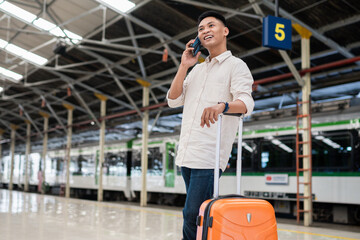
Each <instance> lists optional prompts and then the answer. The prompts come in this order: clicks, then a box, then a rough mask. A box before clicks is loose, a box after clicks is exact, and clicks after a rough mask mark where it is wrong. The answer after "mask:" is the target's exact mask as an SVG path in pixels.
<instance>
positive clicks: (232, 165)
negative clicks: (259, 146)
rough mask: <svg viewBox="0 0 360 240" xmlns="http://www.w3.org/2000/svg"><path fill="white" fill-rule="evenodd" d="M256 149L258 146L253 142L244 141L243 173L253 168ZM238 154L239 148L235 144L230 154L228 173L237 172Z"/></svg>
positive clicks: (242, 155)
mask: <svg viewBox="0 0 360 240" xmlns="http://www.w3.org/2000/svg"><path fill="white" fill-rule="evenodd" d="M255 149H256V144H255V143H254V142H253V141H243V143H242V152H241V161H242V165H241V167H242V170H243V171H247V170H250V169H251V168H252V162H253V158H254V152H255ZM237 154H238V146H237V143H234V144H233V147H232V150H231V153H230V157H229V162H228V165H227V167H226V173H230V172H236V162H237Z"/></svg>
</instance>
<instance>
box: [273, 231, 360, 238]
mask: <svg viewBox="0 0 360 240" xmlns="http://www.w3.org/2000/svg"><path fill="white" fill-rule="evenodd" d="M278 231H282V232H292V233H298V234H306V235H315V236H321V237H328V238H336V239H346V240H360V239H359V238H347V237H338V236H331V235H326V234H320V233H310V232H302V231H295V230H288V229H281V228H278Z"/></svg>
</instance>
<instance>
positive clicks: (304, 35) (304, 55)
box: [293, 24, 312, 227]
mask: <svg viewBox="0 0 360 240" xmlns="http://www.w3.org/2000/svg"><path fill="white" fill-rule="evenodd" d="M293 27H294V28H295V30H296V31H297V32H298V33H299V34H300V36H301V69H307V68H310V37H311V35H312V33H311V32H310V31H309V30H308V29H306V28H304V27H302V26H300V25H299V24H294V25H293ZM303 80H304V83H305V84H304V85H303V86H302V89H301V90H302V102H303V104H302V114H303V115H307V117H304V118H303V119H302V126H303V128H304V129H310V130H309V131H303V134H302V141H303V142H308V143H310V144H303V153H302V155H304V156H308V157H304V158H303V169H308V170H307V171H304V172H303V173H304V175H303V182H304V183H308V184H304V226H306V227H308V226H310V225H311V224H312V187H311V186H312V184H311V183H312V170H311V169H312V161H311V159H312V157H311V156H312V153H311V112H310V102H311V98H310V95H311V78H310V73H306V74H305V75H304V76H303Z"/></svg>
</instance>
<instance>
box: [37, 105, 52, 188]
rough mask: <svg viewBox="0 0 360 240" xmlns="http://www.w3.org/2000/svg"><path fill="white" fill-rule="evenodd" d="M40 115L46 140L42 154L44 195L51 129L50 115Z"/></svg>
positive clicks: (42, 113) (44, 140)
mask: <svg viewBox="0 0 360 240" xmlns="http://www.w3.org/2000/svg"><path fill="white" fill-rule="evenodd" d="M39 114H40V115H41V116H42V117H43V118H44V139H43V152H42V161H43V168H42V185H41V194H44V193H45V186H46V155H47V142H48V128H49V117H50V115H49V114H47V113H45V112H39ZM43 186H44V187H43Z"/></svg>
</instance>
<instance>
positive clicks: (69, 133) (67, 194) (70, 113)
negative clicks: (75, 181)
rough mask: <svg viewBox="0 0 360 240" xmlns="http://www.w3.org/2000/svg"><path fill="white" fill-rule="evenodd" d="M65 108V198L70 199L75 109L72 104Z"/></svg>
mask: <svg viewBox="0 0 360 240" xmlns="http://www.w3.org/2000/svg"><path fill="white" fill-rule="evenodd" d="M63 106H64V107H65V108H66V109H67V110H68V119H67V142H66V156H65V161H66V188H65V197H66V198H69V197H70V150H71V138H72V121H73V110H74V107H73V106H72V105H70V104H66V103H63Z"/></svg>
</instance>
